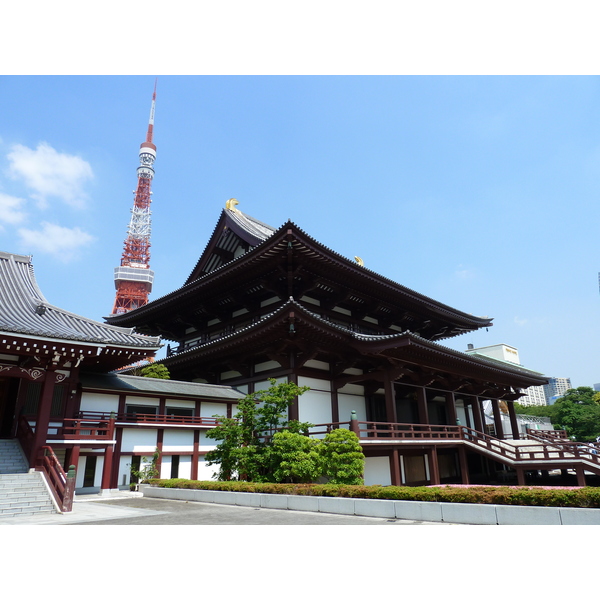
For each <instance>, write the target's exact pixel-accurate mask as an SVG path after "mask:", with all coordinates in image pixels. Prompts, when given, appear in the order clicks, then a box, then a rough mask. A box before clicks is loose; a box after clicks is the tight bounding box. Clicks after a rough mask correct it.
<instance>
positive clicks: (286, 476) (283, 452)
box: [269, 431, 323, 483]
mask: <svg viewBox="0 0 600 600" xmlns="http://www.w3.org/2000/svg"><path fill="white" fill-rule="evenodd" d="M320 444H321V441H320V440H318V439H315V438H311V437H308V436H306V435H303V434H301V433H294V432H292V431H279V432H277V433H276V434H275V435H274V436H273V440H272V443H271V445H270V451H269V462H270V463H271V464H272V466H273V471H272V474H273V479H274V480H275V481H276V482H280V483H311V482H312V481H316V480H317V479H318V478H319V477H320V476H321V473H322V472H323V455H322V454H321V453H320V452H319V448H320Z"/></svg>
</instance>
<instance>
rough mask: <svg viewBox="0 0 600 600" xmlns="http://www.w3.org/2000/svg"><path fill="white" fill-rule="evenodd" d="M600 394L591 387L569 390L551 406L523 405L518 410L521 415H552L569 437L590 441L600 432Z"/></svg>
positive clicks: (555, 424) (554, 423) (557, 426)
mask: <svg viewBox="0 0 600 600" xmlns="http://www.w3.org/2000/svg"><path fill="white" fill-rule="evenodd" d="M599 400H600V396H599V394H598V393H597V392H595V391H594V390H593V389H592V388H591V387H578V388H572V389H570V390H567V391H566V392H565V393H564V394H563V395H562V396H561V397H560V398H558V399H557V400H556V402H555V403H554V404H551V405H549V406H520V405H519V404H517V403H515V410H516V412H517V413H518V414H522V415H536V416H541V417H550V420H551V421H552V424H553V425H554V427H555V428H557V429H564V430H566V432H567V434H568V435H569V437H574V438H575V439H576V440H577V441H579V442H591V441H594V440H595V439H596V438H597V437H598V436H600V403H599Z"/></svg>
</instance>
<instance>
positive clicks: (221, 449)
mask: <svg viewBox="0 0 600 600" xmlns="http://www.w3.org/2000/svg"><path fill="white" fill-rule="evenodd" d="M269 382H270V384H271V385H270V387H269V388H268V389H267V390H261V391H258V392H254V393H252V394H248V395H246V396H245V397H244V398H243V399H242V400H241V401H240V402H239V404H238V406H237V414H236V415H235V417H234V418H232V419H228V418H226V417H222V416H219V415H215V416H216V417H217V418H218V419H219V425H217V427H215V428H214V429H211V430H210V431H208V432H207V434H206V436H207V437H208V438H211V439H214V440H217V441H219V442H220V443H219V444H218V445H217V447H216V448H215V449H214V450H211V451H210V452H208V453H207V454H206V461H207V463H208V464H209V465H213V464H217V465H219V471H218V473H217V478H218V479H220V480H225V481H228V480H231V479H236V478H237V479H242V480H250V481H273V475H272V472H271V468H270V467H271V464H270V445H271V438H272V437H273V436H274V434H275V433H276V432H277V431H278V430H281V429H286V428H291V429H293V430H294V431H296V432H297V431H299V430H300V429H303V428H304V429H306V428H308V426H309V424H308V423H297V422H291V423H290V422H288V421H287V420H286V416H285V414H286V413H287V409H288V408H289V406H290V405H291V404H292V402H293V401H294V399H295V398H296V397H297V396H300V395H302V394H303V393H304V392H305V391H306V390H308V389H309V388H308V387H298V386H297V385H295V384H294V383H277V382H276V381H275V379H270V380H269Z"/></svg>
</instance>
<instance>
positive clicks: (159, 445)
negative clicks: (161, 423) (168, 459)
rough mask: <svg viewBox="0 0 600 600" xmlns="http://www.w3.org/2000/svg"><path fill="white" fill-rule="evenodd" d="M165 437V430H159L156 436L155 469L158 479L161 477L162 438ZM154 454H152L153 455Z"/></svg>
mask: <svg viewBox="0 0 600 600" xmlns="http://www.w3.org/2000/svg"><path fill="white" fill-rule="evenodd" d="M164 437H165V430H164V429H159V430H158V432H157V434H156V448H157V450H158V460H157V461H156V469H157V470H158V478H159V479H160V478H161V477H162V473H161V471H162V449H163V438H164ZM153 454H154V453H153Z"/></svg>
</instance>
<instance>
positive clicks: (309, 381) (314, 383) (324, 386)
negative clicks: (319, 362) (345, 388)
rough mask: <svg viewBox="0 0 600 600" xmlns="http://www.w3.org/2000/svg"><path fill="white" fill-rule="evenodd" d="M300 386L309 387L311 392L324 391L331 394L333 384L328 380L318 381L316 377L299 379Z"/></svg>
mask: <svg viewBox="0 0 600 600" xmlns="http://www.w3.org/2000/svg"><path fill="white" fill-rule="evenodd" d="M298 385H299V386H300V387H302V386H304V385H307V386H308V387H309V388H310V389H311V390H322V391H324V392H329V391H330V390H331V383H330V381H329V380H328V379H317V378H316V377H298Z"/></svg>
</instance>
